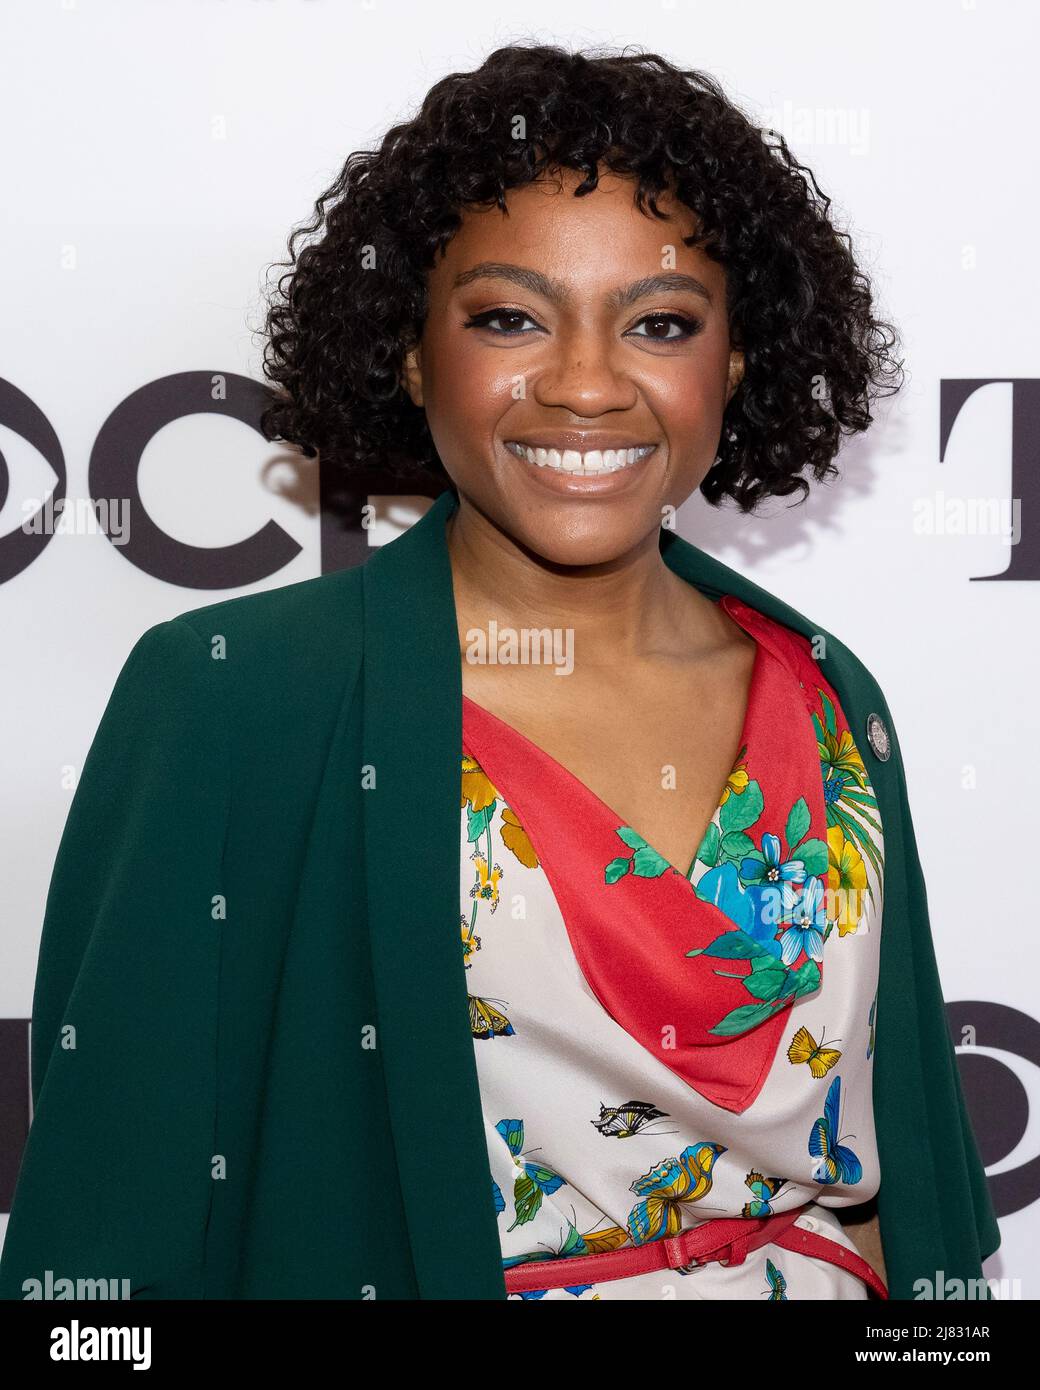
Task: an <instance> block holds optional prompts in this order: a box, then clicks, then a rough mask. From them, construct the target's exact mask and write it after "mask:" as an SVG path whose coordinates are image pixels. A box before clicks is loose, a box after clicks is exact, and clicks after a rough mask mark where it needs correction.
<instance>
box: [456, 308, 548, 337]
mask: <svg viewBox="0 0 1040 1390" xmlns="http://www.w3.org/2000/svg"><path fill="white" fill-rule="evenodd" d="M496 319H502V320H504V321H506V322H508V323H509V324H510V325H511V326H510V327H507V328H491V325H492V323H493V322H494V321H495V320H496ZM525 320H526V321H527V322H528V323H534V319H533V318H531V315H530V314H527V313H525V312H524V311H523V309H485V311H484V312H483V313H482V314H474V315H473V317H472V318H469V319H467V320H466V322H465V323H464V324H463V325H462V326H463V328H491V331H492V333H497V334H498V335H499V336H500V337H502V338H516V337H520V336H521V335H523V334H525V333H526V332H528V330H527V329H523V328H520V327H518V326H517V325H518V324H519V323H523V322H524V321H525ZM535 327H536V328H538V327H539V325H538V324H535Z"/></svg>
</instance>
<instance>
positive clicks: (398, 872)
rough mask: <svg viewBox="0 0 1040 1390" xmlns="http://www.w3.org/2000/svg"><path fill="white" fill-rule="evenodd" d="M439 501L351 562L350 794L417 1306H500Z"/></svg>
mask: <svg viewBox="0 0 1040 1390" xmlns="http://www.w3.org/2000/svg"><path fill="white" fill-rule="evenodd" d="M454 500H455V499H454V496H453V494H452V493H451V492H447V491H446V492H443V493H441V495H440V497H438V499H437V501H436V502H435V503H434V504H433V506H432V507H431V508H430V510H429V511H428V512H427V513H426V515H425V516H424V517H423V518H422V519H421V520H420V521H418V522H417V523H416V524H415V525H414V526H412V527H411V528H410V529H409V530H408V531H406V532H405V533H404V534H403V535H401V536H399V537H398V538H397V539H396V540H394V541H393V542H392V543H391V544H390V545H387V546H385V547H383V548H382V549H381V550H379V551H377V552H376V553H375V554H374V555H373V556H372V557H371V558H370V559H369V560H368V561H367V562H366V563H365V565H364V566H363V574H364V597H365V620H364V621H365V632H364V640H365V649H364V661H363V683H364V716H363V721H364V722H363V730H364V731H363V740H364V742H363V746H362V762H363V764H364V766H363V767H362V768H361V769H359V774H358V775H359V776H360V777H361V778H362V782H361V785H362V786H363V787H364V786H365V785H366V778H365V775H364V774H365V773H366V771H368V770H369V769H370V772H369V778H368V780H371V781H372V782H373V785H372V786H371V788H370V789H369V790H365V791H362V792H361V799H362V800H361V804H362V810H363V813H364V822H365V866H364V872H365V875H366V879H367V884H368V888H367V894H368V925H369V932H370V936H371V943H372V969H373V976H374V985H375V990H376V1001H377V1014H378V1020H377V1026H378V1041H377V1046H378V1048H379V1049H380V1051H381V1054H382V1058H383V1068H384V1073H385V1076H386V1085H387V1100H388V1104H389V1110H390V1122H391V1126H392V1129H393V1134H394V1144H395V1148H396V1154H397V1167H398V1172H399V1173H400V1179H401V1190H402V1196H403V1200H404V1206H405V1213H406V1217H407V1221H408V1228H409V1237H410V1240H411V1247H412V1260H413V1263H414V1265H415V1277H416V1281H417V1284H418V1290H419V1297H420V1298H450V1299H489V1298H500V1299H504V1298H505V1297H506V1290H505V1279H504V1277H503V1274H502V1257H501V1247H500V1244H499V1238H498V1227H497V1217H496V1214H495V1209H494V1201H493V1198H492V1187H491V1172H490V1167H489V1164H488V1156H487V1145H486V1140H485V1138H484V1127H483V1118H482V1113H481V1105H480V1090H479V1085H478V1081H477V1068H476V1061H475V1058H474V1056H473V1037H472V1034H471V1033H470V1028H469V1009H468V994H467V989H466V981H465V967H464V965H463V959H462V947H461V940H460V936H459V929H458V921H459V815H460V797H461V786H462V781H461V777H462V774H461V757H462V666H461V656H460V652H459V639H458V629H457V625H456V619H455V597H454V592H453V590H452V580H451V565H450V562H449V559H448V550H447V543H446V537H445V532H444V526H445V522H446V520H447V517H448V515H449V513H450V511H451V508H452V505H453V504H454Z"/></svg>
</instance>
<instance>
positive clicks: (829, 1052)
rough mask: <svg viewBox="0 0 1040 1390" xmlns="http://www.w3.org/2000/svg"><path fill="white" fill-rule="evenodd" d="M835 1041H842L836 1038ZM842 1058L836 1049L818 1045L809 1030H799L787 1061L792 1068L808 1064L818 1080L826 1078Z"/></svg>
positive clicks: (792, 1040)
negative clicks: (800, 1063) (803, 1063)
mask: <svg viewBox="0 0 1040 1390" xmlns="http://www.w3.org/2000/svg"><path fill="white" fill-rule="evenodd" d="M834 1041H835V1042H840V1041H841V1039H840V1038H835V1040H834ZM840 1057H841V1053H840V1052H839V1051H838V1050H837V1049H836V1048H833V1047H824V1046H823V1044H822V1042H821V1043H818V1042H817V1041H816V1039H815V1038H814V1037H813V1035H812V1034H811V1033H810V1032H809V1030H808V1028H799V1029H798V1031H797V1033H795V1035H794V1037H793V1038H792V1039H791V1046H790V1047H789V1048H788V1049H787V1059H788V1061H789V1062H790V1063H791V1064H792V1066H796V1065H797V1064H798V1063H799V1062H808V1063H809V1070H810V1071H811V1072H812V1074H813V1076H815V1077H816V1079H817V1080H819V1078H820V1077H821V1076H826V1075H827V1073H828V1072H829V1071H830V1069H831V1067H833V1066H834V1064H835V1062H837V1061H838V1059H839V1058H840Z"/></svg>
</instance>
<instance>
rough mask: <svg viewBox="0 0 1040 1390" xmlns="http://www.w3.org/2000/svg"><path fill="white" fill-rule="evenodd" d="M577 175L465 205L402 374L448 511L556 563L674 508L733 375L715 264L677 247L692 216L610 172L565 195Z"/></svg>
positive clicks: (584, 554) (735, 367)
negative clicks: (432, 449) (655, 208)
mask: <svg viewBox="0 0 1040 1390" xmlns="http://www.w3.org/2000/svg"><path fill="white" fill-rule="evenodd" d="M580 179H581V175H580V174H578V173H576V172H574V171H572V170H563V171H562V172H561V174H560V175H559V176H558V177H556V178H553V179H545V180H542V181H540V182H538V183H533V184H528V185H525V186H524V187H523V188H517V189H512V190H510V191H509V193H508V194H507V197H506V202H507V206H508V209H509V212H508V215H506V214H504V213H502V212H501V211H500V210H499V209H498V208H493V209H490V210H486V211H485V210H481V211H479V212H471V211H467V212H465V213H464V214H463V221H462V226H461V227H460V229H459V231H458V232H457V233H456V235H455V236H454V237H453V238H452V240H451V241H450V242H449V243H448V245H447V247H446V249H445V252H444V254H443V256H442V257H441V258H440V259H439V261H438V262H437V264H436V266H435V268H434V269H433V270H432V271H431V272H430V273H429V312H428V314H427V318H426V323H425V325H424V329H423V335H422V339H421V342H420V343H419V345H418V347H417V349H416V350H415V351H414V352H412V353H411V354H409V356H408V358H407V359H406V363H405V370H404V374H403V378H402V379H403V380H404V382H405V384H406V387H407V389H408V391H409V394H410V395H411V398H412V400H413V401H414V402H415V403H416V404H417V405H421V406H422V407H423V408H424V409H425V411H426V416H427V420H428V422H429V427H430V432H431V434H432V436H433V440H434V443H435V444H436V447H437V452H438V454H439V455H440V458H441V461H442V463H443V464H444V467H445V469H446V470H447V472H448V474H449V476H450V477H451V479H452V481H453V482H454V484H455V486H456V488H457V489H458V492H459V499H460V511H459V520H460V522H462V521H463V519H464V516H465V511H466V508H467V505H470V506H472V507H474V508H476V509H477V511H478V512H480V513H482V514H483V516H484V517H485V518H487V519H488V520H490V521H491V522H492V523H493V524H494V526H496V527H497V528H498V529H499V530H501V531H502V532H504V533H505V534H506V535H507V536H509V537H511V538H512V539H514V540H515V541H518V542H520V543H521V544H522V545H524V546H525V547H527V548H528V549H529V550H530V551H532V552H534V554H535V555H537V556H540V557H541V558H543V559H544V560H547V561H550V562H553V563H556V564H562V565H593V564H602V563H604V562H609V561H611V560H614V559H617V558H619V557H621V556H623V555H625V554H626V553H627V552H629V551H630V550H632V549H633V548H634V547H636V546H638V545H639V544H640V542H643V541H645V540H646V538H647V536H648V535H649V534H650V533H652V532H656V531H657V530H658V529H659V527H660V525H661V522H662V519H663V518H664V517H665V515H666V514H667V510H668V509H669V508H672V507H674V508H678V507H679V506H681V504H682V503H683V502H684V501H685V500H686V498H687V497H689V496H690V494H691V493H692V492H693V491H694V490H695V489H696V488H697V487H698V486H699V484H700V483H701V481H702V479H703V478H704V475H705V474H706V473H707V471H708V470H709V468H710V467H711V465H712V462H713V460H714V458H715V454H716V452H717V449H718V443H719V436H720V433H721V429H722V413H723V410H724V409H725V406H726V403H727V401H728V400H729V398H730V396H731V395H732V393H733V392H734V390H736V387H737V386H738V384H739V382H740V377H741V373H742V371H743V356H742V354H741V353H739V352H736V351H733V350H732V349H731V345H730V338H729V331H728V323H727V312H726V279H725V271H724V270H723V268H722V266H720V265H719V264H718V262H716V261H713V260H711V259H710V257H708V256H706V255H705V254H704V253H703V252H701V251H699V250H695V249H691V248H689V247H687V246H685V245H684V244H683V240H682V238H683V236H684V235H689V234H690V233H691V232H692V231H694V230H695V227H696V220H695V217H694V214H693V213H692V212H690V210H689V209H687V208H685V207H684V206H683V205H682V204H680V203H678V202H677V201H675V200H674V199H673V198H671V197H665V196H662V197H661V198H659V200H658V205H659V207H660V208H661V210H662V211H663V212H666V213H668V214H669V216H668V220H667V221H662V220H660V219H657V218H654V217H652V216H651V215H646V214H643V213H641V212H640V211H639V210H638V208H637V207H636V206H635V202H634V191H635V184H634V182H632V181H630V180H628V179H624V178H620V177H618V176H616V175H613V174H610V173H606V174H603V175H602V176H601V178H600V181H599V185H598V187H597V188H596V189H595V191H594V192H592V193H589V194H587V195H585V196H584V197H581V198H575V197H574V196H573V192H572V190H573V188H574V186H575V184H576V183H577V182H579V181H580ZM633 449H634V450H639V451H640V452H639V453H637V454H635V455H633V454H632V453H631V452H624V453H618V451H619V450H625V451H630V450H633ZM530 450H537V451H538V452H535V453H531V452H529V451H530ZM621 463H623V464H624V466H621V467H619V466H618V465H619V464H621ZM605 466H606V468H607V469H612V471H604V469H605Z"/></svg>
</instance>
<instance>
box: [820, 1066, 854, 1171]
mask: <svg viewBox="0 0 1040 1390" xmlns="http://www.w3.org/2000/svg"><path fill="white" fill-rule="evenodd" d="M840 1110H841V1077H840V1076H836V1077H835V1078H834V1080H833V1081H832V1082H831V1084H830V1089H829V1090H828V1092H827V1099H826V1100H825V1101H824V1103H823V1114H822V1115H821V1116H820V1118H819V1119H818V1120H817V1121H816V1122H815V1124H814V1125H813V1127H812V1132H811V1133H810V1135H809V1153H810V1154H811V1155H812V1156H813V1158H815V1159H816V1162H815V1163H814V1164H813V1174H812V1175H813V1181H814V1182H819V1183H836V1182H841V1183H845V1184H846V1186H848V1185H851V1184H852V1183H856V1182H859V1180H860V1178H862V1176H863V1164H862V1163H860V1161H859V1159H858V1158H857V1157H856V1155H855V1154H854V1153H853V1152H852V1150H851V1149H850V1148H847V1147H845V1146H843V1145H842V1144H839V1143H838V1117H839V1112H840Z"/></svg>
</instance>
